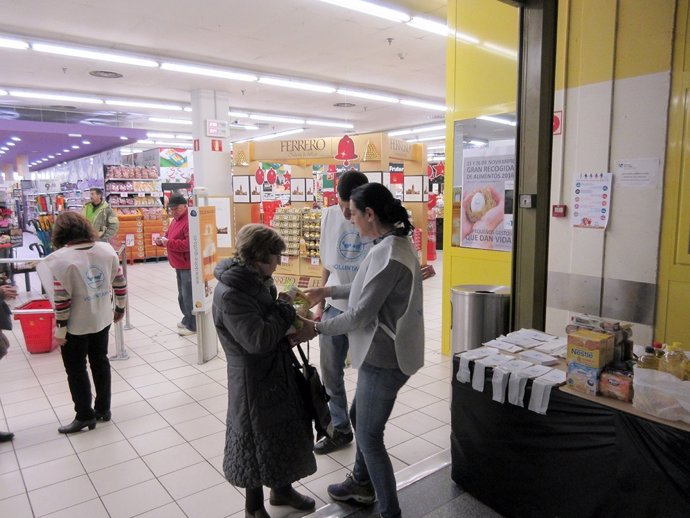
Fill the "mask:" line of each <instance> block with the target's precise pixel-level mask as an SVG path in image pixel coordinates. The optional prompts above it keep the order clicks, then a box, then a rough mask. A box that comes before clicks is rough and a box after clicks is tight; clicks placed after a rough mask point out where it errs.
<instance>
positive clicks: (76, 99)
mask: <svg viewBox="0 0 690 518" xmlns="http://www.w3.org/2000/svg"><path fill="white" fill-rule="evenodd" d="M9 93H10V95H11V96H12V97H21V98H24V99H39V100H45V101H67V102H72V103H86V104H103V101H102V100H101V99H96V98H95V97H81V96H76V95H63V94H50V93H42V92H28V91H24V90H10V92H9Z"/></svg>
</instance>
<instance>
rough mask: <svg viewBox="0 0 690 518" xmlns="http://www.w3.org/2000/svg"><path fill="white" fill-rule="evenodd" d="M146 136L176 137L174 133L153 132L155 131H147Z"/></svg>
mask: <svg viewBox="0 0 690 518" xmlns="http://www.w3.org/2000/svg"><path fill="white" fill-rule="evenodd" d="M146 136H147V137H148V138H173V139H174V138H175V134H174V133H153V132H151V133H148V132H147V133H146Z"/></svg>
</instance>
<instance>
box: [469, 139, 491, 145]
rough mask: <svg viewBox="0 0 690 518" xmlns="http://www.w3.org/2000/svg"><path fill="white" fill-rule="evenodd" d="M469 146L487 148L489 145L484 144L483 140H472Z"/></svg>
mask: <svg viewBox="0 0 690 518" xmlns="http://www.w3.org/2000/svg"><path fill="white" fill-rule="evenodd" d="M469 144H472V145H473V146H475V147H480V146H487V145H488V144H489V143H488V142H484V141H483V140H470V141H469Z"/></svg>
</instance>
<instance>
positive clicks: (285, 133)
mask: <svg viewBox="0 0 690 518" xmlns="http://www.w3.org/2000/svg"><path fill="white" fill-rule="evenodd" d="M303 131H304V129H303V128H298V129H293V130H287V131H279V132H278V133H271V134H270V135H262V136H261V137H254V138H252V139H250V140H253V141H254V142H259V141H262V140H271V139H274V138H278V137H287V136H288V135H294V134H295V133H302V132H303Z"/></svg>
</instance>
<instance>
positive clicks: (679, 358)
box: [659, 342, 688, 379]
mask: <svg viewBox="0 0 690 518" xmlns="http://www.w3.org/2000/svg"><path fill="white" fill-rule="evenodd" d="M687 362H688V360H687V358H686V356H685V353H684V352H683V350H682V349H681V347H680V343H679V342H674V343H672V344H671V345H667V346H666V354H664V357H663V358H661V359H660V360H659V370H660V371H662V372H668V373H669V374H673V375H674V376H675V377H676V378H679V379H683V377H684V376H685V367H686V364H687Z"/></svg>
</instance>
